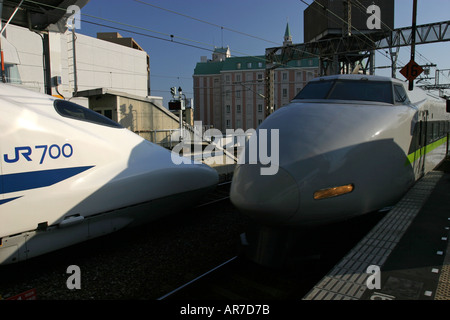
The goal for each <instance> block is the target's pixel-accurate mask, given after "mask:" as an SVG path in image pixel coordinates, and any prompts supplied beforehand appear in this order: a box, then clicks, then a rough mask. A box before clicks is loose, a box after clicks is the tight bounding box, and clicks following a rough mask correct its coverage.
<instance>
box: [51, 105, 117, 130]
mask: <svg viewBox="0 0 450 320" xmlns="http://www.w3.org/2000/svg"><path fill="white" fill-rule="evenodd" d="M53 105H54V107H55V110H56V112H58V114H60V115H61V116H63V117H66V118H71V119H75V120H81V121H87V122H91V123H95V124H99V125H103V126H108V127H113V128H123V127H122V126H121V125H120V124H118V123H117V122H115V121H112V120H111V119H108V118H107V117H105V116H103V115H101V114H100V113H98V112H95V111H93V110H91V109H88V108H85V107H83V106H80V105H78V104H76V103H73V102H70V101H66V100H55V102H54V104H53Z"/></svg>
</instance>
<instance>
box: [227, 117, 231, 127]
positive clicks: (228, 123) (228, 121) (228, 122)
mask: <svg viewBox="0 0 450 320" xmlns="http://www.w3.org/2000/svg"><path fill="white" fill-rule="evenodd" d="M226 124H227V129H230V128H231V120H229V119H228V120H227V121H226Z"/></svg>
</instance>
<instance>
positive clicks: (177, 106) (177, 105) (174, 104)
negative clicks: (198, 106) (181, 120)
mask: <svg viewBox="0 0 450 320" xmlns="http://www.w3.org/2000/svg"><path fill="white" fill-rule="evenodd" d="M169 110H171V111H176V110H181V101H169Z"/></svg>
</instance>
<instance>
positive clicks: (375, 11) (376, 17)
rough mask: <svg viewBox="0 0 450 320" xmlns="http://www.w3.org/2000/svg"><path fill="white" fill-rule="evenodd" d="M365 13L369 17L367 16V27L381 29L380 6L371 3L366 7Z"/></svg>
mask: <svg viewBox="0 0 450 320" xmlns="http://www.w3.org/2000/svg"><path fill="white" fill-rule="evenodd" d="M366 13H368V14H370V16H369V18H367V21H366V25H367V28H368V29H370V30H372V29H381V10H380V7H379V6H377V5H375V4H372V5H370V6H368V7H367V10H366Z"/></svg>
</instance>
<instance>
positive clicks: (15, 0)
mask: <svg viewBox="0 0 450 320" xmlns="http://www.w3.org/2000/svg"><path fill="white" fill-rule="evenodd" d="M88 2H89V0H23V1H21V0H3V1H2V0H0V9H1V17H2V21H3V23H5V22H6V21H8V20H9V19H10V17H11V16H12V15H13V13H14V11H15V9H16V8H17V7H18V6H19V5H20V7H19V9H18V10H17V12H16V13H15V14H14V17H13V18H12V20H11V22H10V24H13V25H17V26H21V27H25V28H29V29H31V30H35V31H44V30H49V28H56V29H54V30H53V31H60V32H63V31H65V28H66V27H65V25H66V20H67V18H68V17H70V16H71V15H72V11H70V13H68V12H67V8H69V6H72V5H75V6H77V7H78V8H80V9H81V8H82V7H84V6H85V5H86V4H87V3H88Z"/></svg>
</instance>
